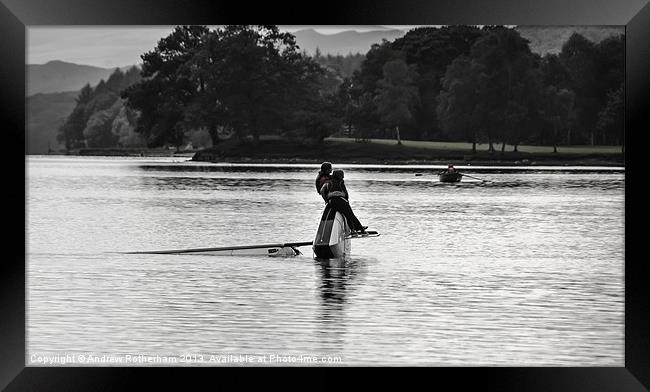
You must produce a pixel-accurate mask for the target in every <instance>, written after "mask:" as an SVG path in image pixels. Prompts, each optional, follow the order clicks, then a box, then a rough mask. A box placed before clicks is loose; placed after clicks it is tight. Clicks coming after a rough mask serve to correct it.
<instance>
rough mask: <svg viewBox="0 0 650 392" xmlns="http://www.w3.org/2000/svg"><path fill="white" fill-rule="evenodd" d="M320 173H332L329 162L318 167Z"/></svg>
mask: <svg viewBox="0 0 650 392" xmlns="http://www.w3.org/2000/svg"><path fill="white" fill-rule="evenodd" d="M320 171H322V172H323V173H329V172H331V171H332V164H331V163H330V162H323V163H321V165H320Z"/></svg>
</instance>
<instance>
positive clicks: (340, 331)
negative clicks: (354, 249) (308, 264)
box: [314, 258, 365, 350]
mask: <svg viewBox="0 0 650 392" xmlns="http://www.w3.org/2000/svg"><path fill="white" fill-rule="evenodd" d="M314 261H315V264H316V266H317V267H318V270H319V273H320V284H319V285H318V289H319V294H320V299H321V305H322V306H321V312H320V315H319V318H318V319H319V321H320V323H321V328H319V329H318V335H319V339H320V341H321V342H322V343H323V344H324V345H325V346H327V347H328V348H330V349H333V350H338V349H341V348H342V347H343V343H344V337H345V332H346V318H345V310H346V304H347V303H349V302H350V298H351V294H352V293H353V291H354V289H355V287H357V286H358V283H359V276H360V275H362V271H364V270H365V268H364V267H365V263H364V262H363V261H361V260H358V259H349V258H348V259H343V258H338V259H319V258H315V259H314Z"/></svg>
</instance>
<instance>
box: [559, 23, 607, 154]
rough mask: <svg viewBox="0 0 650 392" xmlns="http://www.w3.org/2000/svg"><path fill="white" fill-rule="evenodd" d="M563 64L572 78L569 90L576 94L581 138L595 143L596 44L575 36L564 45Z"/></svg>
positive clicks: (596, 108) (596, 107)
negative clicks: (584, 137)
mask: <svg viewBox="0 0 650 392" xmlns="http://www.w3.org/2000/svg"><path fill="white" fill-rule="evenodd" d="M559 57H560V61H561V62H562V64H563V65H564V67H565V69H566V70H567V73H568V75H569V87H570V88H571V90H573V91H574V92H575V105H576V110H577V114H578V120H579V121H578V124H577V125H578V127H577V130H578V131H579V133H580V134H579V135H577V136H580V135H588V140H589V143H590V144H592V145H593V144H594V142H595V140H594V136H595V134H594V131H595V128H596V121H597V113H598V110H599V109H598V108H599V98H598V95H599V94H598V90H599V83H598V77H599V76H598V75H599V69H598V68H599V67H598V51H597V48H596V45H595V44H594V43H593V42H591V41H589V40H588V39H586V38H585V37H583V36H582V35H580V34H577V33H574V34H573V35H572V36H571V37H570V38H569V40H568V41H567V42H566V43H565V44H564V45H563V46H562V51H561V52H560V56H559Z"/></svg>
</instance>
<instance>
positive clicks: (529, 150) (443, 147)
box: [192, 138, 624, 166]
mask: <svg viewBox="0 0 650 392" xmlns="http://www.w3.org/2000/svg"><path fill="white" fill-rule="evenodd" d="M494 147H495V148H496V151H494V152H492V153H490V152H489V151H488V146H487V145H486V144H480V145H477V152H476V154H472V145H471V144H470V143H446V142H444V143H443V142H425V141H410V140H403V141H402V145H397V144H396V142H395V140H383V139H372V140H370V141H366V142H356V141H355V140H354V139H348V138H328V139H326V140H325V141H324V142H323V143H322V144H303V143H299V142H290V141H280V140H268V141H263V142H260V143H258V144H253V143H247V144H241V143H236V142H232V141H228V142H224V143H220V144H218V145H217V146H214V147H212V148H210V149H206V150H202V151H199V152H197V153H196V154H195V155H194V157H193V158H192V159H193V160H195V161H204V162H268V163H320V162H322V161H335V162H345V163H384V164H400V163H402V164H403V163H420V164H427V163H430V164H440V163H463V162H471V163H473V164H485V165H490V164H499V165H503V164H505V165H508V164H529V165H603V166H614V165H616V166H619V165H623V164H624V160H623V154H622V152H621V147H620V146H560V147H558V152H557V153H553V148H552V147H547V146H519V147H518V150H519V151H518V152H513V151H512V146H506V151H505V153H503V154H502V153H501V150H500V148H501V145H498V146H497V145H495V146H494Z"/></svg>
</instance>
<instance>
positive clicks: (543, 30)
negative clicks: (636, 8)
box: [515, 26, 625, 56]
mask: <svg viewBox="0 0 650 392" xmlns="http://www.w3.org/2000/svg"><path fill="white" fill-rule="evenodd" d="M515 29H516V30H517V31H519V34H521V36H522V37H524V38H526V39H527V40H529V41H530V50H531V51H532V52H533V53H539V54H540V55H542V56H543V55H545V54H547V53H553V54H558V53H560V51H561V50H562V45H564V43H565V42H566V41H567V40H568V39H569V37H571V35H572V34H573V33H578V34H580V35H582V36H584V37H585V38H587V39H588V40H590V41H593V42H595V43H598V42H600V41H602V40H603V39H605V38H607V37H611V36H617V35H620V34H625V26H517V27H516V28H515Z"/></svg>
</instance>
